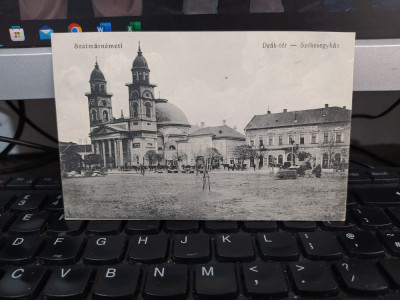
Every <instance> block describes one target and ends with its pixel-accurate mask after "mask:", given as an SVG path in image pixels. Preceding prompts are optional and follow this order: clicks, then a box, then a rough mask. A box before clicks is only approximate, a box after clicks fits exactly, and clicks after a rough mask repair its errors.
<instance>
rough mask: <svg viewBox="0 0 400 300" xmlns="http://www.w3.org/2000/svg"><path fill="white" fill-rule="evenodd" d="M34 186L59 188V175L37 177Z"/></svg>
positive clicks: (37, 188) (40, 188)
mask: <svg viewBox="0 0 400 300" xmlns="http://www.w3.org/2000/svg"><path fill="white" fill-rule="evenodd" d="M34 187H35V189H36V190H59V189H61V178H60V177H59V176H45V177H39V179H38V180H37V181H36V183H35V186H34Z"/></svg>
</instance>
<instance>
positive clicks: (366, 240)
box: [338, 231, 384, 257]
mask: <svg viewBox="0 0 400 300" xmlns="http://www.w3.org/2000/svg"><path fill="white" fill-rule="evenodd" d="M338 237H339V239H340V241H341V242H342V244H343V245H344V247H345V248H346V250H347V252H348V253H349V255H350V256H357V257H379V256H383V255H384V252H383V247H382V246H381V244H380V243H379V242H378V240H377V239H376V238H375V237H374V236H373V235H372V233H371V232H369V231H344V232H341V233H339V235H338Z"/></svg>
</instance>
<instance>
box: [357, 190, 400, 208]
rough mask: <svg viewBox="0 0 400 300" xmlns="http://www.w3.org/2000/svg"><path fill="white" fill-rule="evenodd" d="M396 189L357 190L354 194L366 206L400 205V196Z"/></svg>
mask: <svg viewBox="0 0 400 300" xmlns="http://www.w3.org/2000/svg"><path fill="white" fill-rule="evenodd" d="M397 192H398V190H397V188H395V187H390V188H373V189H364V190H355V191H354V193H355V194H356V196H357V197H358V199H360V201H361V202H362V203H364V204H366V205H400V194H397Z"/></svg>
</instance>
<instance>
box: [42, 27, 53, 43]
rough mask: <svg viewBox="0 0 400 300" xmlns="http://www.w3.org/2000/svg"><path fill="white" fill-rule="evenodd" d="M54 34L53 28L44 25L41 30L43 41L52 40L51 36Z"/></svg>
mask: <svg viewBox="0 0 400 300" xmlns="http://www.w3.org/2000/svg"><path fill="white" fill-rule="evenodd" d="M53 32H54V30H53V28H51V27H49V26H47V25H44V26H43V27H42V28H40V29H39V37H40V39H41V40H51V34H52V33H53Z"/></svg>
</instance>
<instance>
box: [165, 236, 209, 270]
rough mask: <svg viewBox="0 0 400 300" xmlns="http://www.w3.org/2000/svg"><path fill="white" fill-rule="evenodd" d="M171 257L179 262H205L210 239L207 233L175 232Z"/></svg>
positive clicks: (207, 257)
mask: <svg viewBox="0 0 400 300" xmlns="http://www.w3.org/2000/svg"><path fill="white" fill-rule="evenodd" d="M172 254H173V259H174V261H176V262H181V263H185V262H186V263H194V262H196V263H197V262H207V261H208V260H209V259H210V255H211V252H210V241H209V236H208V235H207V234H203V233H199V234H188V235H181V234H179V235H178V234H176V235H175V236H174V246H173V252H172Z"/></svg>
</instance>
